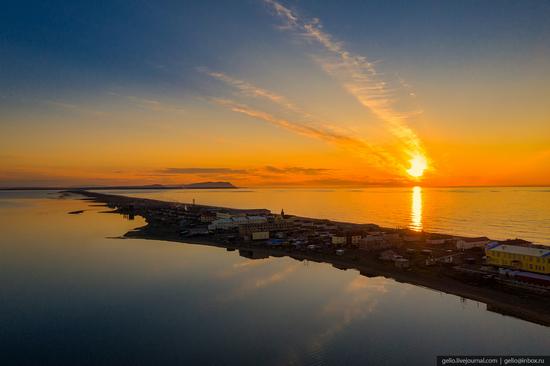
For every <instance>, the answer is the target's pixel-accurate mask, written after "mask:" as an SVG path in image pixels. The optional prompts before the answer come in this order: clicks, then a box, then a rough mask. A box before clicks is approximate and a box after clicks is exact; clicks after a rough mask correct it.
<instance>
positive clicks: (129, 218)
mask: <svg viewBox="0 0 550 366" xmlns="http://www.w3.org/2000/svg"><path fill="white" fill-rule="evenodd" d="M122 217H124V218H125V219H126V220H130V221H132V220H133V219H134V214H133V213H129V214H123V215H122Z"/></svg>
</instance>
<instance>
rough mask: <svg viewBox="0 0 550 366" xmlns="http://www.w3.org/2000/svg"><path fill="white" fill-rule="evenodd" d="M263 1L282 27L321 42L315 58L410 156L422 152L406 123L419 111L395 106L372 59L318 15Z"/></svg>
mask: <svg viewBox="0 0 550 366" xmlns="http://www.w3.org/2000/svg"><path fill="white" fill-rule="evenodd" d="M265 2H266V3H267V4H268V5H270V6H271V7H272V9H273V10H274V11H275V12H276V14H277V15H278V16H279V17H280V18H282V19H283V21H284V26H283V27H282V29H284V30H290V31H293V32H295V34H297V35H299V36H300V37H303V38H305V39H306V40H307V41H309V42H310V43H313V44H316V45H318V46H321V51H322V52H319V53H318V54H317V55H316V56H315V60H316V61H317V62H318V63H319V64H320V65H321V67H322V68H323V69H324V70H325V71H326V72H327V73H328V74H330V75H332V76H333V77H334V78H335V79H337V80H339V81H340V82H341V83H342V84H343V86H344V88H345V89H346V90H347V91H348V92H349V93H350V94H351V95H352V96H354V97H355V98H356V99H357V100H358V101H359V103H361V104H362V105H363V106H365V107H366V108H368V109H369V110H370V111H371V112H373V113H374V114H375V115H376V116H377V117H378V118H379V119H380V120H382V121H384V122H385V123H386V125H387V127H388V130H389V131H390V132H391V133H392V134H393V135H394V136H396V137H397V138H398V139H399V140H400V141H401V142H402V143H403V144H404V147H405V149H406V152H407V153H408V154H409V156H414V155H417V154H422V155H425V152H424V149H423V147H422V143H421V141H420V139H419V138H418V136H417V135H416V133H415V132H414V131H413V130H412V129H411V128H410V127H409V126H408V125H407V119H408V118H409V117H411V116H413V115H414V114H416V113H418V112H417V111H412V112H411V111H409V112H400V111H398V110H397V109H396V108H395V103H396V99H397V93H396V91H395V89H393V88H391V87H390V86H389V82H388V81H387V80H384V79H383V78H382V75H381V74H380V73H379V72H378V71H377V70H376V68H375V66H374V63H373V62H370V61H368V60H367V58H366V57H364V56H361V55H357V54H354V53H352V52H350V51H348V50H347V49H346V48H345V47H344V45H343V43H342V42H339V41H337V40H335V38H334V37H333V36H332V35H330V34H329V33H327V32H325V31H324V30H323V26H322V24H321V22H320V20H319V19H317V18H314V19H311V20H306V19H302V18H301V17H300V16H299V15H298V14H297V13H296V12H294V11H292V10H290V9H288V8H287V7H285V6H284V5H282V4H280V3H279V2H277V1H275V0H265ZM401 83H403V82H402V80H401ZM410 93H411V92H409V94H410Z"/></svg>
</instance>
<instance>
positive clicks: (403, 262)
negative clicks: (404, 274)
mask: <svg viewBox="0 0 550 366" xmlns="http://www.w3.org/2000/svg"><path fill="white" fill-rule="evenodd" d="M393 263H394V264H395V267H397V268H399V269H406V268H409V267H410V266H411V264H410V261H409V260H408V259H407V258H395V259H394V261H393Z"/></svg>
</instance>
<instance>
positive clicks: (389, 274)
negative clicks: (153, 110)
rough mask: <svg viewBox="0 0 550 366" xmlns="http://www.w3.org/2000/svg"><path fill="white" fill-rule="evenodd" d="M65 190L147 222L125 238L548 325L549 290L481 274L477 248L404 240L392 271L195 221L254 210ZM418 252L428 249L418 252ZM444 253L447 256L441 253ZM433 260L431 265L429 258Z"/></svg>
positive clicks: (360, 255)
mask: <svg viewBox="0 0 550 366" xmlns="http://www.w3.org/2000/svg"><path fill="white" fill-rule="evenodd" d="M69 193H71V194H79V195H83V196H84V197H86V198H84V200H86V201H89V202H95V203H102V204H106V205H107V206H109V207H110V208H111V209H112V211H109V212H110V213H117V214H122V215H124V216H125V217H127V218H129V219H133V217H134V216H141V217H143V218H144V219H145V220H146V222H147V225H146V226H144V227H141V228H138V229H136V230H133V231H130V232H128V233H126V234H125V235H124V237H125V238H139V239H151V240H164V241H171V242H178V243H185V244H200V245H208V246H215V247H220V248H226V249H227V250H229V251H233V250H238V251H239V254H240V255H241V256H243V257H247V258H251V259H259V258H267V257H269V256H273V257H290V258H293V259H295V260H298V261H303V260H307V261H313V262H319V263H328V264H331V265H332V266H333V267H335V268H337V269H340V270H347V269H355V270H357V271H359V273H360V274H361V275H364V276H367V277H377V276H383V277H386V278H391V279H393V280H395V281H398V282H403V283H408V284H412V285H417V286H422V287H425V288H428V289H432V290H435V291H441V292H444V293H448V294H453V295H456V296H459V297H461V298H465V299H471V300H474V301H479V302H482V303H484V304H486V305H487V310H488V311H492V312H496V313H499V314H502V315H505V316H512V317H516V318H519V319H523V320H526V321H529V322H533V323H537V324H540V325H544V326H550V294H549V292H548V290H544V289H542V290H541V289H540V288H535V287H529V286H524V285H520V286H518V285H517V284H514V283H513V281H509V280H507V279H504V278H500V277H499V276H498V271H497V272H496V273H497V274H494V275H493V274H491V275H488V273H494V272H490V271H488V270H487V269H486V268H487V266H484V265H483V259H482V257H483V252H482V251H481V250H475V249H471V250H465V251H457V250H456V249H454V250H453V249H452V248H453V247H454V244H453V245H452V246H451V245H448V246H446V245H444V246H443V247H441V248H440V249H439V247H438V249H434V247H433V246H427V244H426V242H427V240H424V241H417V242H407V243H406V244H405V246H406V248H405V247H396V249H395V250H396V251H397V252H398V253H400V254H403V256H406V257H407V258H408V260H409V261H410V267H407V268H397V267H396V265H394V264H393V262H388V261H384V260H381V257H380V256H379V254H380V251H375V252H369V251H365V250H362V249H359V248H357V247H356V246H353V245H343V246H338V247H335V246H334V245H331V244H329V245H326V244H325V245H322V244H321V242H316V241H315V240H316V239H313V237H312V239H310V240H309V241H308V242H307V244H309V245H297V241H296V240H295V238H293V237H297V236H298V235H299V234H298V233H299V232H300V230H295V231H293V232H289V233H288V234H287V239H286V241H285V242H282V243H280V244H276V245H272V244H273V243H271V244H270V242H269V241H267V240H264V241H250V240H248V241H247V240H245V239H243V238H241V237H240V235H239V234H238V232H237V230H224V231H219V230H216V231H214V232H211V231H208V230H205V229H204V228H205V225H204V223H203V222H201V220H202V218H203V217H205V215H206V214H209V213H212V212H224V213H229V214H232V215H239V214H246V213H249V214H258V212H266V211H267V210H261V209H260V210H258V209H255V210H246V209H232V208H223V207H214V206H203V205H191V204H184V203H176V202H165V201H159V200H152V199H142V198H134V197H126V196H119V195H112V194H102V193H98V192H88V191H79V190H77V191H74V190H72V191H69ZM267 212H269V211H267ZM269 215H271V216H272V217H274V218H276V219H279V220H285V221H286V220H288V221H289V222H293V223H300V225H302V226H303V225H308V226H309V225H329V226H335V227H343V228H348V229H349V228H351V229H352V230H380V231H381V232H386V233H389V234H399V235H402V236H404V237H406V236H413V235H418V236H422V237H423V238H434V237H437V238H444V239H450V238H453V240H455V239H463V238H461V237H456V236H452V235H444V234H433V233H426V232H422V233H417V232H411V231H409V230H406V229H391V228H382V227H379V226H377V225H374V224H350V223H343V222H335V221H331V220H321V219H312V218H304V217H298V216H291V215H284V216H283V215H273V214H269ZM302 231H303V230H302ZM192 233H195V234H192ZM289 242H293V244H292V245H291V244H289ZM513 242H515V243H520V244H521V243H523V242H524V241H522V240H519V239H516V240H513ZM312 243H314V245H313V244H312ZM426 248H431V249H426ZM476 249H479V248H476ZM426 251H428V252H430V253H429V254H427V255H425V252H426ZM449 252H452V253H451V254H449ZM405 253H406V254H405ZM445 253H446V254H445ZM441 255H443V256H447V257H448V256H449V255H450V256H453V257H455V258H457V260H456V261H455V262H453V263H450V264H449V263H440V262H438V261H437V259H438V258H435V257H437V256H441ZM434 258H435V262H433V263H432V262H431V261H432V259H434ZM440 258H443V257H440ZM461 258H462V259H463V260H461ZM428 263H431V264H428Z"/></svg>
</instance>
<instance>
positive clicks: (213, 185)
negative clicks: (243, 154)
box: [0, 182, 237, 191]
mask: <svg viewBox="0 0 550 366" xmlns="http://www.w3.org/2000/svg"><path fill="white" fill-rule="evenodd" d="M234 188H237V187H236V186H234V185H233V184H231V183H230V182H199V183H191V184H178V185H162V184H149V185H142V186H83V187H6V188H2V187H0V191H16V190H28V191H33V190H36V191H38V190H65V189H69V190H70V189H83V190H107V189H109V190H115V189H234Z"/></svg>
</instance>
